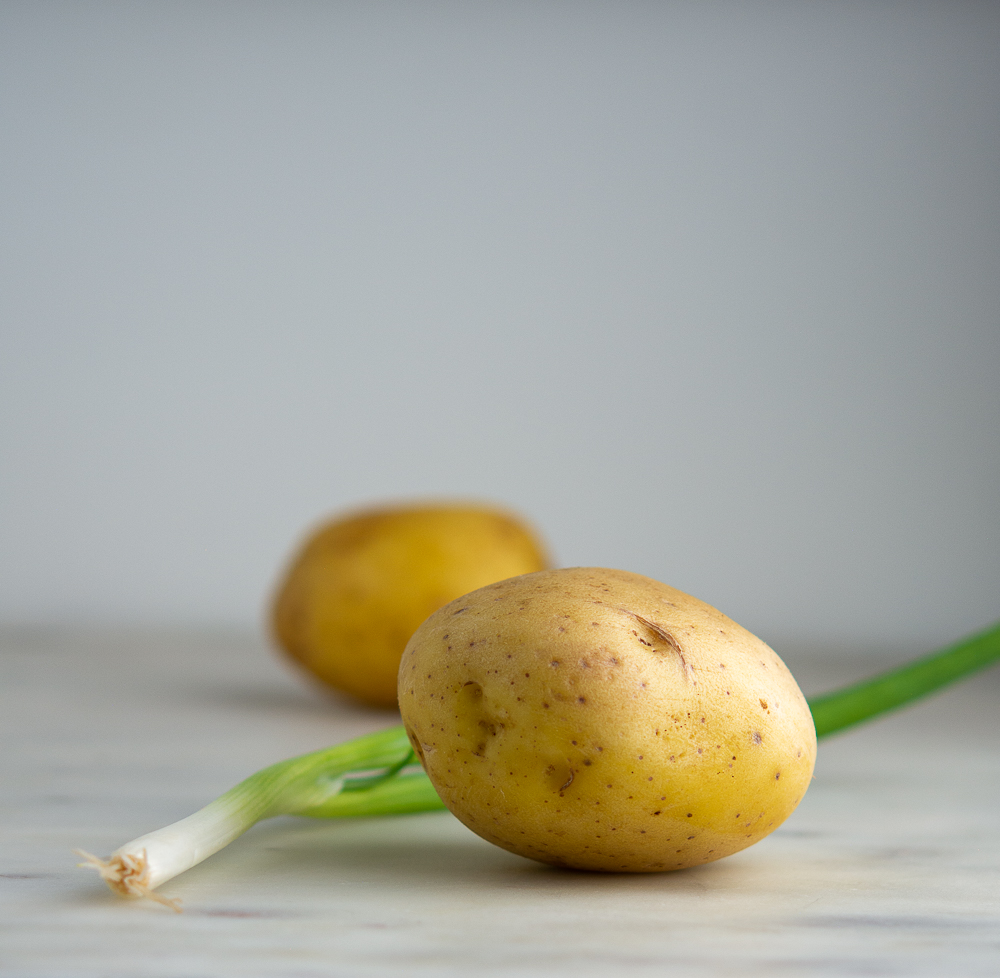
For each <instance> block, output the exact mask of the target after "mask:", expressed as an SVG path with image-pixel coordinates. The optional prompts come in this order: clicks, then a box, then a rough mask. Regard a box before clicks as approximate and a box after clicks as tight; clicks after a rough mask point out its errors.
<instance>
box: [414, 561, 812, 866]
mask: <svg viewBox="0 0 1000 978" xmlns="http://www.w3.org/2000/svg"><path fill="white" fill-rule="evenodd" d="M399 705H400V710H401V712H402V715H403V722H404V724H405V726H406V729H407V732H408V734H409V736H410V741H411V743H412V744H413V749H414V751H415V752H416V753H417V755H418V756H419V758H420V761H421V763H422V764H423V766H424V769H425V770H426V771H427V774H428V776H429V777H430V779H431V781H432V782H433V784H434V787H435V789H436V790H437V792H438V794H439V795H440V796H441V799H442V801H444V803H445V804H446V805H447V806H448V808H449V809H451V811H452V812H453V813H454V814H455V815H456V816H458V818H459V819H461V821H462V822H464V823H465V824H466V825H467V826H468V827H469V828H470V829H472V830H473V831H474V832H476V833H478V834H479V835H480V836H482V837H483V838H484V839H487V840H488V841H490V842H493V843H495V844H496V845H498V846H501V847H503V848H504V849H508V850H510V851H511V852H515V853H518V854H520V855H522V856H528V857H530V858H532V859H537V860H540V861H541V862H545V863H552V864H555V865H558V866H567V867H574V868H577V869H589V870H606V871H609V872H620V871H626V872H655V871H659V870H670V869H680V868H682V867H686V866H695V865H697V864H699V863H706V862H711V861H713V860H715V859H721V858H722V857H723V856H727V855H729V854H731V853H734V852H737V851H738V850H740V849H743V848H745V847H746V846H749V845H752V844H753V843H754V842H757V841H758V840H760V839H762V838H763V837H764V836H766V835H767V834H768V833H769V832H772V831H773V830H774V829H775V828H777V827H778V826H779V825H780V824H781V823H782V822H783V821H784V820H785V819H786V818H787V817H788V816H789V815H790V814H791V812H792V811H793V810H794V809H795V807H796V805H798V803H799V801H800V800H801V799H802V796H803V795H804V794H805V791H806V788H807V787H808V785H809V782H810V779H811V777H812V770H813V764H814V761H815V757H816V732H815V728H814V726H813V722H812V716H811V715H810V712H809V707H808V705H807V704H806V701H805V699H804V698H803V696H802V693H801V692H800V690H799V688H798V686H797V685H796V683H795V680H794V679H793V678H792V676H791V674H790V673H789V671H788V670H787V669H786V668H785V665H784V663H782V661H781V659H779V658H778V656H777V655H776V654H775V653H774V652H773V651H772V650H771V649H770V648H768V646H767V645H765V644H764V643H763V642H762V641H760V639H758V638H755V637H754V636H753V635H751V634H750V633H749V632H748V631H746V630H745V629H744V628H741V627H740V626H739V625H737V624H736V623H735V622H733V621H730V619H728V618H727V617H726V616H725V615H723V614H721V613H720V612H719V611H716V609H715V608H712V607H711V606H709V605H707V604H704V603H703V602H701V601H699V600H697V599H696V598H692V597H690V596H689V595H687V594H683V593H682V592H680V591H676V590H674V589H673V588H670V587H667V586H666V585H665V584H660V583H658V582H657V581H653V580H650V579H649V578H646V577H641V576H639V575H638V574H630V573H627V572H625V571H620V570H605V569H602V568H593V567H576V568H569V569H563V570H549V571H542V572H541V573H535V574H528V575H526V576H523V577H518V578H515V579H513V580H507V581H501V582H499V583H496V584H492V585H490V586H488V587H484V588H481V589H480V590H478V591H476V592H474V593H472V594H467V595H465V596H464V597H462V598H459V599H458V600H457V601H452V602H451V604H448V605H446V606H445V607H443V608H441V609H440V610H439V611H437V612H435V613H434V614H433V615H431V617H430V618H428V619H427V621H425V622H424V623H423V624H422V625H421V626H420V628H419V629H417V631H416V633H415V634H414V635H413V637H412V638H411V639H410V641H409V643H408V645H407V647H406V651H405V653H404V654H403V659H402V663H401V665H400V672H399Z"/></svg>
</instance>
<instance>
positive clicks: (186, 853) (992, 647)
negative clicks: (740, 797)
mask: <svg viewBox="0 0 1000 978" xmlns="http://www.w3.org/2000/svg"><path fill="white" fill-rule="evenodd" d="M997 659H1000V622H998V623H997V624H996V625H993V626H992V627H991V628H988V629H986V631H983V632H980V633H978V634H976V635H972V636H970V637H969V638H966V639H963V640H961V641H959V642H955V643H954V644H952V645H949V646H946V647H945V648H943V649H941V650H939V651H938V652H935V653H932V654H931V655H928V656H926V657H924V658H921V659H918V660H916V661H915V662H912V663H910V664H908V665H904V666H901V667H899V668H895V669H890V670H889V671H887V672H883V673H881V674H879V675H877V676H875V677H873V678H871V679H868V680H865V681H863V682H860V683H857V684H854V685H851V686H847V687H845V688H843V689H838V690H835V691H834V692H831V693H825V694H823V695H821V696H816V697H813V698H812V699H810V700H809V709H810V710H811V711H812V715H813V722H814V723H815V724H816V735H817V736H818V737H826V736H828V735H830V734H832V733H836V732H837V731H840V730H844V729H846V728H848V727H853V726H855V725H856V724H859V723H863V722H864V721H865V720H870V719H872V718H873V717H876V716H879V715H880V714H882V713H887V712H889V711H890V710H895V709H897V708H899V707H901V706H904V705H906V704H907V703H911V702H913V701H914V700H917V699H920V698H921V697H923V696H926V695H928V694H929V693H932V692H934V691H936V690H938V689H941V688H942V687H944V686H946V685H948V684H949V683H951V682H954V681H955V680H957V679H961V678H962V677H963V676H967V675H969V674H970V673H973V672H975V671H976V670H978V669H982V668H984V667H985V666H988V665H990V664H991V663H993V662H995V661H996V660H997ZM444 807H445V806H444V804H443V803H442V802H441V799H440V798H438V796H437V793H436V792H435V790H434V787H433V785H432V784H431V782H430V780H429V779H428V777H427V775H426V774H424V772H423V770H422V769H421V767H420V766H419V764H417V763H416V759H415V757H414V754H413V750H412V748H411V747H410V742H409V739H408V738H407V735H406V731H405V730H404V728H403V727H402V726H397V727H392V728H390V729H388V730H382V731H379V732H378V733H373V734H367V735H365V736H363V737H358V738H357V739H355V740H351V741H348V742H347V743H345V744H338V745H336V746H334V747H327V748H325V749H323V750H318V751H314V752H313V753H311V754H304V755H302V756H301V757H293V758H291V759H290V760H287V761H280V762H278V763H277V764H272V765H271V766H270V767H266V768H264V769H263V770H262V771H258V772H257V773H256V774H253V775H251V776H250V777H249V778H247V779H246V780H245V781H241V782H240V783H239V784H238V785H236V786H235V787H234V788H230V789H229V791H227V792H226V793H225V794H224V795H222V796H220V797H219V798H216V800H215V801H213V802H211V803H210V804H209V805H206V806H205V807H204V808H202V809H201V810H200V811H197V812H195V813H194V814H193V815H189V816H188V817H187V818H184V819H181V820H180V821H179V822H175V823H174V824H173V825H168V826H167V827H166V828H162V829H159V830H157V831H156V832H151V833H149V834H148V835H143V836H140V837H139V838H138V839H134V840H133V841H132V842H129V843H126V844H125V845H124V846H121V847H120V848H119V849H117V850H115V852H113V853H112V854H111V856H109V857H108V858H107V859H99V858H98V857H97V856H93V855H91V854H90V853H88V852H84V851H82V850H75V851H76V853H77V854H78V855H80V856H81V857H83V859H84V860H85V862H82V863H80V865H81V866H88V867H92V868H95V869H97V871H98V872H99V873H100V874H101V876H102V877H103V878H104V880H105V882H107V884H108V885H109V886H110V887H111V889H112V890H114V891H115V892H116V893H119V894H121V895H123V896H136V897H147V898H149V899H152V900H156V901H157V902H159V903H162V904H164V905H166V906H168V907H171V908H172V909H173V910H177V911H179V910H180V906H179V902H178V901H177V900H171V899H168V898H166V897H164V896H161V895H160V894H159V893H156V892H155V890H156V887H158V886H160V885H161V884H162V883H165V882H167V880H170V879H173V877H175V876H177V875H178V874H179V873H183V872H184V870H186V869H190V868H191V867H192V866H195V865H197V864H198V863H200V862H201V861H202V860H204V859H207V858H208V857H209V856H211V855H212V854H213V853H215V852H218V851H219V850H220V849H222V848H223V847H224V846H227V845H228V844H229V843H230V842H232V841H233V840H234V839H236V838H238V837H239V836H241V835H242V834H243V833H244V832H246V830H247V829H249V828H250V827H251V826H252V825H255V824H256V823H257V822H259V821H261V820H263V819H265V818H272V817H274V816H275V815H304V816H307V817H309V818H348V817H356V816H367V817H371V816H375V815H402V814H406V813H412V812H429V811H440V810H442V809H443V808H444Z"/></svg>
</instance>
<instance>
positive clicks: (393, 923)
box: [0, 629, 1000, 978]
mask: <svg viewBox="0 0 1000 978" xmlns="http://www.w3.org/2000/svg"><path fill="white" fill-rule="evenodd" d="M779 651H781V652H782V654H783V655H784V657H785V659H786V661H787V662H788V663H789V665H790V666H791V667H792V669H793V672H795V674H796V676H797V677H799V679H800V683H801V684H802V686H803V689H804V690H805V691H806V692H807V693H809V692H818V691H819V690H820V689H822V688H826V687H828V686H830V685H833V684H835V683H838V682H840V681H841V680H844V679H853V678H861V676H862V675H863V674H865V673H868V672H870V671H872V670H873V669H874V668H876V667H878V666H879V665H881V664H882V663H880V662H878V661H874V660H871V659H861V658H858V657H852V656H849V655H843V654H835V653H829V654H827V655H820V654H819V652H817V650H813V651H812V652H811V653H809V654H806V653H805V652H802V653H800V654H799V655H796V654H793V652H791V651H789V650H788V649H779ZM820 651H821V650H820ZM923 651H926V650H923V649H914V650H913V654H919V653H921V652H923ZM998 714H1000V672H998V670H996V669H994V670H992V671H991V672H989V673H985V674H983V675H982V676H979V677H976V678H973V679H972V680H969V681H966V682H965V683H963V684H961V685H959V686H956V687H953V688H952V689H950V690H948V691H946V692H944V693H942V694H940V695H938V696H937V697H935V698H933V699H932V700H929V701H927V702H925V703H922V704H919V705H917V706H915V707H912V708H910V709H909V710H906V711H903V712H901V713H899V714H897V715H894V716H892V717H889V718H886V719H884V720H881V721H878V722H875V723H871V724H869V725H867V726H865V727H863V728H860V729H857V730H855V731H852V732H849V733H846V734H843V735H840V736H838V737H833V738H831V739H829V740H827V741H824V742H823V743H822V744H821V746H820V752H819V761H818V764H817V768H816V777H815V780H814V783H813V786H812V787H811V789H810V791H809V793H808V795H807V796H806V798H805V800H804V801H803V803H802V805H801V806H800V807H799V809H798V810H797V811H796V812H795V814H794V815H793V816H792V817H791V818H790V819H789V820H788V821H787V822H786V823H785V825H784V826H782V827H781V828H780V829H778V831H776V832H775V833H774V834H773V835H772V836H771V837H769V838H768V839H766V840H764V841H763V842H761V843H760V844H758V845H757V846H755V847H753V848H751V849H749V850H746V851H744V852H743V853H740V854H738V855H736V856H733V857H731V858H729V859H726V860H722V861H720V862H718V863H713V864H711V865H708V866H703V867H699V868H696V869H691V870H685V871H682V872H678V873H668V874H662V875H649V876H646V875H644V876H625V875H622V876H617V875H599V874H589V873H574V872H564V871H559V870H554V869H550V868H546V867H543V866H540V865H536V864H534V863H531V862H529V861H527V860H524V859H521V858H519V857H517V856H513V855H511V854H509V853H506V852H504V851H501V850H500V849H496V848H494V847H493V846H491V845H489V844H488V843H486V842H483V841H481V840H480V839H478V838H477V837H476V836H474V835H472V834H471V833H470V832H469V831H468V830H466V829H465V828H464V827H463V826H462V825H460V824H459V823H458V822H457V821H456V820H455V819H454V818H452V817H451V816H450V815H449V814H447V813H434V814H424V815H414V816H402V817H396V818H388V819H377V820H358V821H353V822H352V821H336V822H316V821H311V820H307V819H293V818H281V819H275V820H272V821H271V822H266V823H262V824H260V825H258V826H256V827H255V828H253V829H251V831H250V832H248V833H247V834H246V835H245V836H243V837H242V838H241V839H239V840H238V841H236V842H235V843H233V844H232V845H231V846H230V847H229V848H228V849H225V850H223V851H222V852H221V853H219V854H217V855H216V856H213V857H212V858H211V859H209V860H208V861H206V862H205V863H203V864H202V865H200V866H198V867H196V868H195V869H192V870H190V871H189V872H187V873H185V874H183V875H182V876H180V877H178V878H177V879H175V880H173V881H171V882H169V883H167V884H166V885H165V886H164V887H163V892H164V893H165V894H166V895H168V896H171V897H179V898H180V899H181V900H182V901H183V905H184V909H185V912H184V913H183V914H179V915H178V914H174V913H172V912H170V911H169V910H166V909H165V908H163V907H162V906H158V905H156V904H153V903H151V902H148V901H127V900H121V899H118V898H115V897H114V896H113V895H112V894H111V893H110V892H109V891H108V890H107V889H106V888H105V887H104V885H103V884H102V883H101V882H100V880H99V879H98V878H97V876H96V874H93V873H90V872H87V871H85V870H83V869H77V868H75V862H76V859H75V857H74V856H73V855H72V854H71V851H70V850H71V849H73V848H75V847H79V848H83V849H86V850H89V851H91V852H95V853H98V854H101V855H106V854H107V853H109V852H110V851H111V850H112V849H114V848H116V847H117V846H118V845H120V844H122V843H124V842H126V841H127V840H129V839H132V838H134V837H136V836H138V835H140V834H142V833H144V832H147V831H149V830H151V829H154V828H158V827H160V826H162V825H165V824H167V823H169V822H172V821H174V820H176V819H178V818H181V817H183V816H184V815H187V814H190V813H191V812H192V811H194V810H195V809H197V808H199V807H201V806H202V805H203V804H205V803H206V802H207V801H209V800H211V799H212V798H214V797H215V796H216V795H218V794H220V793H222V792H223V791H224V790H226V789H227V788H229V787H230V786H231V785H232V784H235V783H236V782H237V781H239V780H240V779H242V778H243V777H245V776H246V775H248V774H250V773H252V772H253V771H255V770H257V769H258V768H260V767H262V766H264V765H266V764H269V763H271V762H273V761H276V760H280V759H282V758H284V757H289V756H292V755H294V754H298V753H303V752H305V751H308V750H313V749H316V748H318V747H322V746H325V745H327V744H330V743H334V742H337V741H339V740H344V739H347V738H349V737H353V736H356V735H358V734H361V733H364V732H367V731H369V730H375V729H378V728H381V727H384V726H387V725H389V724H391V723H394V722H397V721H396V717H395V715H394V714H392V713H386V712H378V711H371V710H365V709H362V708H360V707H357V706H353V705H350V704H347V703H345V702H342V701H339V700H336V699H334V698H332V697H327V696H324V695H322V694H320V693H319V692H318V691H316V690H314V689H312V688H310V687H309V686H308V684H307V683H306V682H305V681H304V680H302V679H300V678H299V677H298V676H296V675H294V674H293V673H292V672H291V671H290V670H289V669H287V668H286V667H285V666H284V665H283V664H282V663H280V662H279V661H278V660H277V659H276V657H275V656H274V655H273V654H272V653H271V652H270V651H268V650H267V649H266V648H265V647H264V645H263V643H262V642H260V641H259V640H255V639H253V638H251V637H246V636H239V635H235V634H233V635H230V634H225V633H221V632H220V633H209V632H199V633H195V632H182V631H174V632H171V631H159V632H149V631H147V632H138V631H137V632H124V631H117V632H115V631H103V632H101V631H95V630H90V631H83V630H62V631H60V630H37V629H36V630H26V629H22V630H13V629H8V630H6V631H2V632H0V728H2V730H3V735H2V736H3V741H2V742H3V747H4V749H3V751H2V752H0V783H2V785H3V790H2V793H0V974H2V975H5V976H7V975H11V976H15V975H16V976H18V978H21V976H23V978H62V976H67V978H68V976H73V978H78V976H80V978H83V976H86V978H118V976H123V978H124V976H128V978H133V976H147V975H148V976H156V978H209V976H223V975H234V976H236V975H238V976H241V978H257V976H262V978H263V976H282V978H284V976H287V978H328V976H338V978H341V976H344V978H347V976H359V978H360V976H365V978H369V976H371V978H374V976H410V975H413V976H428V978H430V976H456V978H458V976H468V975H484V976H494V975H496V976H501V975H517V976H562V975H566V976H570V975H572V976H574V978H580V976H591V975H593V976H606V975H609V974H615V975H617V974H623V975H629V976H633V975H634V976H653V975H655V976H664V975H678V976H685V978H688V976H690V978H699V976H716V975H725V976H730V975H731V976H740V978H752V976H758V975H759V976H769V978H770V976H775V975H780V976H785V975H816V976H833V975H879V976H883V975H888V976H894V975H901V976H910V975H929V976H930V975H933V976H940V975H943V974H954V975H961V976H963V978H969V976H978V975H984V976H985V975H991V976H995V975H998V974H1000V841H998V830H1000V724H998V723H997V717H998Z"/></svg>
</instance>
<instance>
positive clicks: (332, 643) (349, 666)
mask: <svg viewBox="0 0 1000 978" xmlns="http://www.w3.org/2000/svg"><path fill="white" fill-rule="evenodd" d="M547 566H548V558H547V556H546V554H545V550H544V548H543V546H542V544H541V543H540V541H539V540H538V537H537V536H536V535H535V533H534V531H533V530H532V529H531V528H530V527H528V526H527V525H526V524H525V523H524V522H523V521H522V520H520V519H519V518H517V517H516V516H514V515H513V514H511V513H508V512H506V511H504V510H501V509H497V508H494V507H491V506H482V505H468V504H464V505H462V504H459V505H456V504H450V503H444V504H438V505H416V506H414V505H409V506H406V505H403V506H385V507H379V508H373V509H366V510H362V511H359V512H356V513H351V514H348V515H345V516H342V517H340V518H338V519H335V520H333V521H331V522H328V523H326V524H324V525H322V526H321V527H319V528H318V529H317V530H315V531H314V532H313V533H312V534H311V535H310V536H309V538H308V539H307V540H306V542H305V543H304V544H303V545H302V547H301V549H300V550H299V552H298V553H297V554H296V555H295V557H294V558H293V560H292V562H291V564H290V566H289V567H288V569H287V571H286V572H285V574H284V576H283V578H282V580H281V582H280V584H279V586H278V588H277V592H276V594H275V597H274V603H273V607H272V613H271V620H272V628H273V632H274V636H275V639H276V641H277V644H278V645H279V646H280V647H281V648H282V649H283V650H284V651H285V652H286V653H287V654H288V655H289V656H290V657H291V658H292V659H294V660H295V661H296V662H297V663H298V664H299V665H300V666H302V667H303V668H304V669H305V670H306V671H307V672H309V673H310V674H311V675H312V676H314V677H315V678H317V679H319V680H320V681H321V682H323V683H325V684H327V685H329V686H332V687H334V688H335V689H338V690H341V691H342V692H345V693H348V694H349V695H351V696H353V697H355V698H357V699H360V700H362V701H364V702H366V703H370V704H372V705H375V706H386V707H392V706H395V705H396V677H397V675H398V673H399V660H400V656H402V654H403V649H404V647H405V646H406V642H407V640H408V639H409V637H410V636H411V635H412V634H413V632H414V631H415V630H416V628H417V626H418V625H419V624H420V623H421V622H422V621H423V620H424V619H425V618H426V617H427V616H428V615H429V614H430V613H431V612H432V611H435V610H436V609H438V608H440V607H441V605H443V604H445V603H446V602H448V601H451V600H452V599H453V598H457V597H459V596H460V595H462V594H465V593H466V592H468V591H472V590H474V589H476V588H479V587H482V586H483V585H484V584H489V583H491V582H493V581H499V580H501V579H502V578H506V577H513V576H515V575H518V574H526V573H528V572H530V571H537V570H540V569H542V568H543V567H547Z"/></svg>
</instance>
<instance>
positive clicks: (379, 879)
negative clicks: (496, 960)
mask: <svg viewBox="0 0 1000 978" xmlns="http://www.w3.org/2000/svg"><path fill="white" fill-rule="evenodd" d="M718 865H719V864H717V863H711V864H708V865H705V866H696V867H692V868H690V869H684V870H677V871H675V872H670V873H601V872H589V871H584V870H575V869H563V868H559V867H556V866H550V865H546V864H543V863H537V862H534V861H533V860H530V859H526V858H524V857H522V856H517V855H514V854H513V853H509V852H507V851H506V850H504V849H500V848H498V847H497V846H494V845H492V844H491V843H489V842H486V841H484V840H483V839H480V838H479V837H478V836H476V835H475V834H474V833H472V832H471V831H470V830H468V829H466V828H465V826H463V825H462V824H461V823H460V822H459V821H458V820H457V819H455V818H454V817H453V816H451V815H450V814H448V813H447V812H435V813H428V814H421V815H409V816H398V817H392V818H372V819H357V820H344V821H339V820H336V821H328V822H326V821H324V822H315V823H314V822H310V821H306V820H297V819H296V820H292V819H287V818H279V819H275V820H274V821H272V822H267V823H261V824H260V825H258V826H256V827H255V828H253V829H251V830H250V832H249V833H248V834H247V836H245V837H244V838H243V839H241V840H239V841H238V842H237V843H235V844H233V845H231V846H230V847H229V848H227V849H225V850H222V851H221V852H220V853H218V854H217V855H216V856H214V857H213V858H212V859H211V860H209V861H208V863H206V864H204V865H202V866H198V867H195V868H193V869H192V870H190V871H189V872H188V874H187V876H186V877H185V880H186V881H190V882H191V883H194V884H196V885H198V886H199V888H200V887H201V886H204V885H205V884H206V883H208V882H209V881H210V880H211V884H210V885H212V886H213V888H214V886H215V885H216V884H217V885H218V886H219V887H220V888H222V889H224V890H229V889H230V888H231V887H232V886H233V885H234V884H235V883H236V882H237V881H238V878H239V877H249V878H253V879H254V880H255V881H259V880H260V879H262V878H270V879H272V880H274V883H275V885H276V886H281V887H284V886H287V885H288V883H289V881H294V883H295V886H296V888H297V889H298V888H301V889H303V890H311V889H313V888H315V887H316V886H317V885H320V886H333V887H338V888H339V887H343V886H350V887H353V886H357V885H359V884H362V885H363V884H366V883H367V884H373V885H377V886H380V887H389V888H390V889H389V890H388V891H387V892H391V891H392V888H394V887H402V888H407V887H412V886H414V885H418V886H419V887H421V888H425V887H428V886H430V887H431V888H436V887H447V888H454V887H458V888H460V889H464V887H466V886H468V887H475V888H476V889H477V890H478V889H480V888H481V887H482V886H483V885H484V884H485V885H487V886H488V887H493V888H500V889H504V890H510V889H517V888H520V887H522V886H523V887H530V888H531V889H532V890H534V891H544V892H550V893H551V892H552V891H553V890H565V891H577V890H579V889H580V888H581V886H582V887H584V888H587V889H594V888H597V889H598V890H601V889H605V888H606V887H613V888H615V889H620V888H621V887H622V886H623V885H624V886H625V887H627V888H629V889H640V890H645V889H647V888H649V887H651V886H652V887H654V888H656V889H659V890H664V889H677V888H682V889H690V888H691V887H692V886H693V887H695V888H696V889H703V888H704V887H706V886H708V885H710V884H709V878H710V877H714V876H715V875H716V873H717V869H716V867H718ZM706 874H707V875H706ZM723 875H726V874H723ZM202 877H203V878H202Z"/></svg>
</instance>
